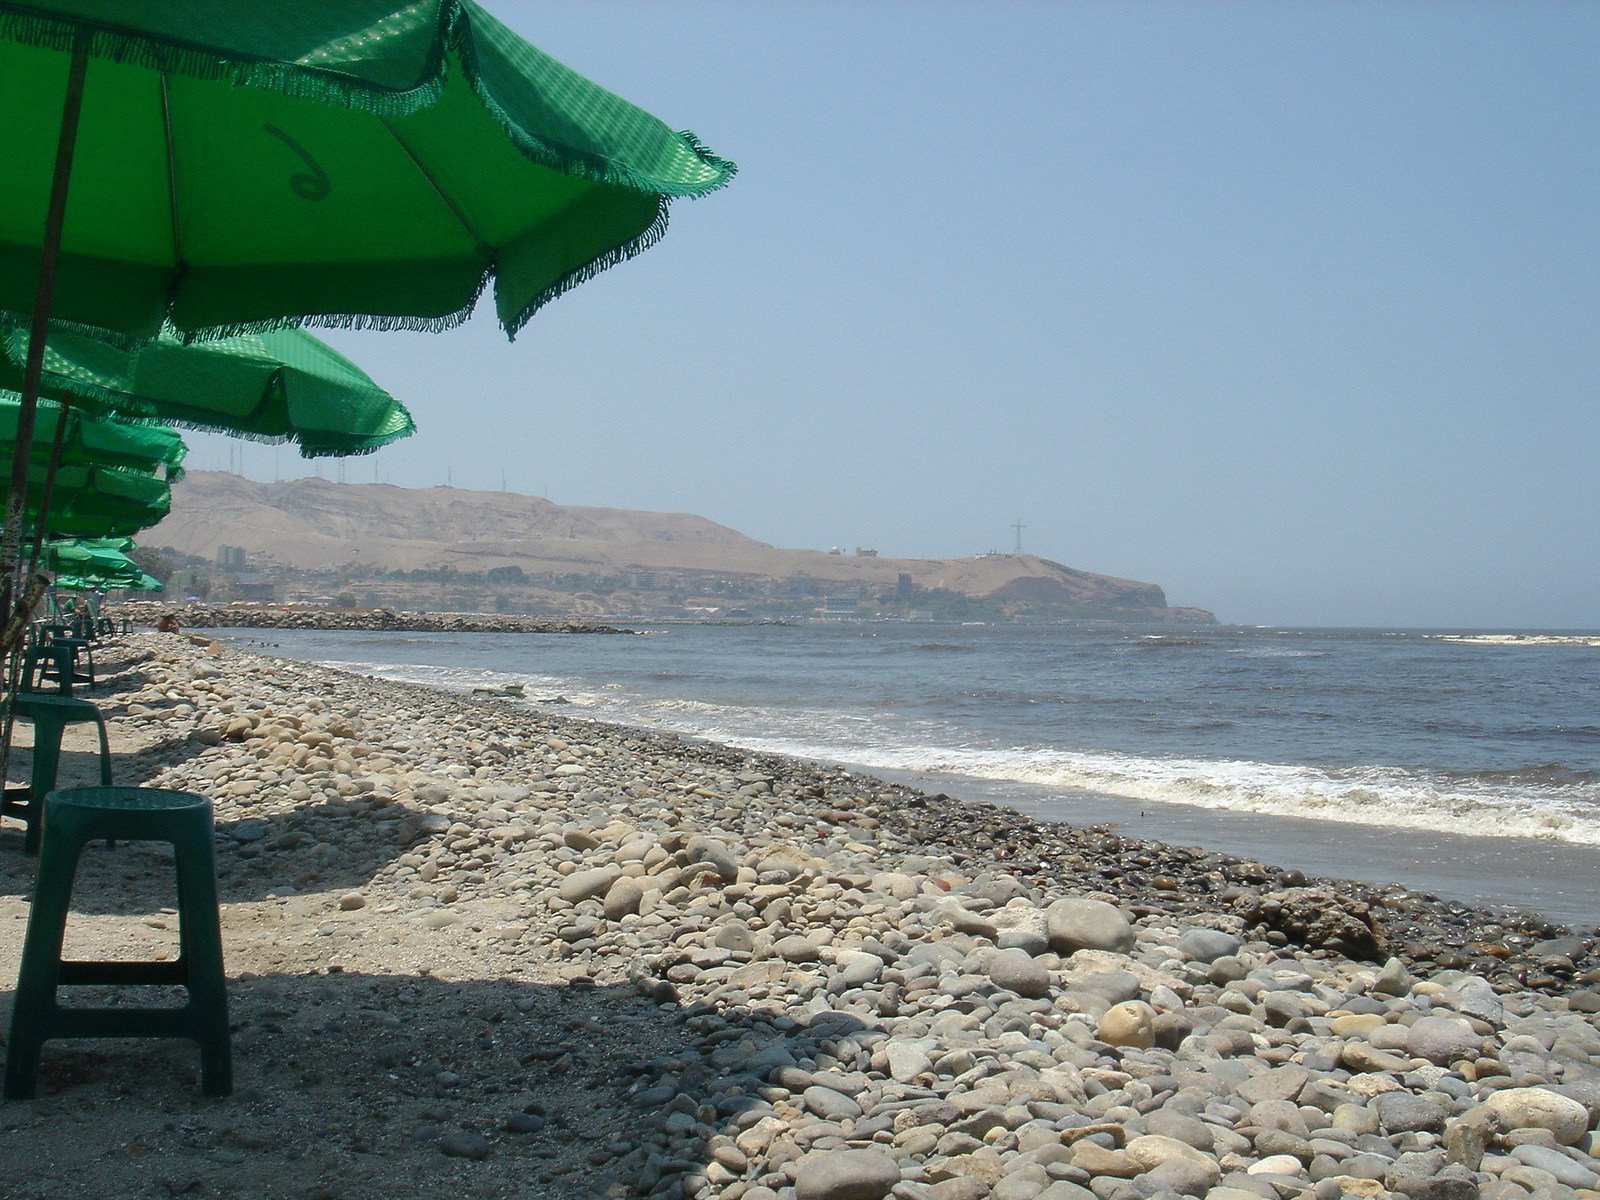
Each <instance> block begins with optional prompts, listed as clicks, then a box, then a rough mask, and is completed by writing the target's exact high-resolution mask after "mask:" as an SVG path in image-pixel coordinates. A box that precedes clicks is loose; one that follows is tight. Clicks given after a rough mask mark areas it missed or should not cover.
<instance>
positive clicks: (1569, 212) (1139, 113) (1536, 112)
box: [191, 0, 1600, 627]
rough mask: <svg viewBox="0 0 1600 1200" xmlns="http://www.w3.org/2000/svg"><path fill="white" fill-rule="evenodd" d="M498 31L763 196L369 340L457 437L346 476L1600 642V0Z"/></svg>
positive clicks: (374, 369) (565, 13)
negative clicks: (458, 318) (434, 329)
mask: <svg viewBox="0 0 1600 1200" xmlns="http://www.w3.org/2000/svg"><path fill="white" fill-rule="evenodd" d="M486 2H487V3H488V5H489V7H490V8H492V9H493V10H494V11H495V12H496V13H497V14H498V15H500V16H501V17H502V18H503V19H505V20H506V21H508V22H509V23H510V24H511V25H513V26H514V27H515V28H517V29H518V30H519V31H520V32H522V33H523V34H525V35H526V36H527V37H528V38H529V39H530V40H531V41H533V42H534V43H535V44H537V45H539V46H540V47H541V48H543V49H545V50H546V51H548V52H550V53H552V54H554V55H555V56H556V57H558V58H560V59H561V60H563V61H564V62H566V63H568V64H569V65H571V66H573V67H575V68H577V69H578V70H580V71H582V72H583V73H584V74H587V75H589V76H590V77H591V78H593V79H595V80H597V81H599V82H601V83H603V84H605V85H606V86H608V87H610V88H611V89H612V90H613V91H616V92H618V93H620V94H621V95H623V96H626V97H627V98H628V99H630V100H633V101H635V102H636V103H638V104H640V105H642V106H643V107H645V108H647V109H649V110H650V111H652V112H654V113H656V114H657V115H658V116H660V117H661V118H662V119H663V120H665V121H666V122H667V123H668V124H670V125H672V126H674V127H675V128H689V129H693V130H694V131H695V132H696V133H698V134H699V135H700V137H701V138H702V139H703V140H704V141H705V142H706V143H707V144H708V145H710V146H711V147H712V148H713V149H714V150H715V151H717V152H718V153H720V154H723V155H725V156H727V157H729V158H732V159H734V160H736V161H737V162H738V163H739V166H740V172H739V175H738V177H737V178H736V179H735V180H734V183H733V185H732V186H731V187H729V188H728V189H727V190H725V191H722V192H719V193H716V194H715V195H712V196H710V197H708V198H705V199H702V200H698V201H692V202H681V203H679V204H678V205H677V206H676V207H675V208H674V209H673V218H672V228H671V231H670V232H669V233H668V235H667V237H666V239H665V240H664V241H662V242H661V243H660V244H659V245H657V246H656V247H655V248H653V249H652V250H650V251H648V252H647V253H646V254H644V255H643V256H641V257H640V258H638V259H635V260H634V261H633V262H631V263H627V264H624V265H623V266H620V267H618V268H615V269H614V270H612V271H610V272H608V273H607V274H605V275H603V276H601V277H600V278H599V279H596V280H594V281H591V282H590V283H587V284H585V285H584V286H583V287H581V288H579V289H578V290H577V291H575V292H573V293H571V294H570V295H568V296H566V297H565V298H563V299H561V300H559V301H557V302H556V303H554V304H552V305H551V306H550V307H548V308H547V309H545V310H544V312H542V313H541V314H540V315H539V316H538V317H536V318H535V319H534V321H533V322H532V323H531V324H530V325H529V326H528V328H527V329H526V330H525V331H524V333H523V334H522V335H521V336H520V337H519V338H518V340H517V341H516V342H515V343H508V342H507V341H506V339H505V336H504V334H503V333H502V332H501V331H500V330H499V329H498V327H497V326H496V325H495V323H494V320H493V313H492V309H491V308H490V307H489V306H488V305H485V306H483V308H482V309H481V310H480V312H479V314H478V316H477V317H475V318H474V319H473V320H472V321H471V322H469V323H468V324H467V325H466V326H464V327H463V328H460V329H457V330H454V331H452V332H450V333H445V334H439V335H422V334H385V333H347V332H334V333H330V334H328V335H327V336H328V340H329V341H331V342H333V343H334V344H335V345H337V346H338V347H339V348H340V349H341V350H343V351H344V352H345V353H347V354H349V355H350V356H351V357H352V358H354V359H356V360H357V361H358V362H360V363H361V364H362V365H363V366H365V367H366V368H367V369H368V371H369V372H370V373H371V374H372V375H373V376H374V377H375V378H376V379H377V380H378V381H379V382H380V383H382V384H384V385H385V386H386V387H388V388H389V389H390V390H392V391H393V392H394V393H395V394H396V395H397V396H398V397H399V398H400V399H402V400H403V401H404V402H405V403H406V404H407V405H408V406H409V407H410V408H411V409H412V411H413V413H414V414H415V415H416V418H417V423H418V425H419V427H420V431H419V432H418V434H417V435H416V436H415V437H414V438H412V439H411V440H410V441H408V442H405V443H401V444H400V445H398V446H395V447H391V448H389V449H387V450H384V451H382V452H380V453H379V454H377V455H375V456H373V457H371V458H365V459H354V460H350V461H349V462H348V463H347V464H346V466H345V467H344V477H345V478H346V479H348V480H350V481H352V482H359V481H371V480H372V479H374V478H375V477H377V478H381V479H383V480H384V481H386V482H390V483H396V484H404V485H408V486H432V485H435V484H442V483H444V482H445V480H446V475H447V471H448V475H449V478H450V480H451V481H452V482H453V483H454V484H455V485H456V486H457V487H473V488H485V489H495V488H499V487H500V486H501V481H502V477H503V478H504V480H505V483H506V485H507V486H509V487H510V488H511V489H512V490H515V491H524V492H532V493H538V494H543V495H548V496H549V497H550V498H551V499H553V500H557V501H560V502H562V503H569V504H590V505H602V506H618V507H628V508H645V509H659V510H674V511H689V512H695V513H700V514H703V515H704V516H707V517H710V518H712V519H713V520H717V521H721V522H723V523H725V524H727V525H731V526H733V527H735V528H737V529H739V530H741V531H743V532H745V533H748V534H750V535H752V536H754V537H757V538H760V539H762V540H763V541H768V542H772V543H774V544H777V545H781V546H804V547H824V548H825V547H828V546H834V545H838V546H844V547H847V548H849V547H854V546H857V545H861V546H872V547H876V548H878V549H879V550H880V551H881V552H882V553H884V554H886V555H887V554H893V555H905V556H926V557H945V556H959V555H966V554H972V553H977V552H982V551H986V550H991V549H1009V548H1011V546H1012V544H1013V542H1014V538H1015V534H1014V532H1013V531H1012V529H1011V528H1010V526H1011V523H1012V522H1013V521H1015V520H1016V519H1018V518H1019V517H1020V518H1021V519H1022V521H1023V522H1024V523H1025V525H1026V529H1025V530H1024V531H1023V544H1024V548H1025V549H1027V550H1029V551H1032V552H1035V553H1039V554H1043V555H1046V556H1048V557H1050V558H1055V559H1059V560H1061V561H1064V562H1067V563H1069V564H1071V565H1073V566H1077V567H1082V568H1085V569H1087V570H1092V571H1100V572H1105V573H1108V574H1115V575H1124V576H1129V577H1132V578H1136V579H1142V580H1150V581H1153V582H1156V583H1159V584H1161V585H1162V586H1163V587H1165V588H1166V590H1167V594H1168V597H1169V600H1170V601H1171V602H1172V603H1177V604H1197V605H1202V606H1205V607H1208V608H1212V609H1214V610H1215V611H1216V612H1217V613H1218V615H1219V616H1220V617H1221V618H1222V619H1223V620H1226V621H1238V622H1248V623H1271V624H1395V625H1473V626H1586V627H1593V626H1600V533H1597V523H1600V482H1597V479H1600V367H1597V345H1600V337H1597V335H1600V282H1597V278H1600V272H1597V264H1600V87H1597V86H1596V66H1597V63H1600V5H1596V4H1593V3H1589V2H1582V3H1570V4H1558V3H1530V2H1507V3H1495V4H1485V3H1472V2H1469V0H1445V2H1440V3H1429V4H1411V5H1403V4H1393V3H1385V4H1361V3H1343V4H1337V5H1332V4H1320V5H1313V4H1284V3H1281V2H1278V0H1273V2H1271V3H1237V4H1224V3H1207V4H1176V3H1174V4H1161V3H1140V4H1129V3H1103V4H1088V3H1065V2H1061V3H1043V2H1040V3H1003V2H998V0H982V2H978V0H973V2H972V3H959V4H958V3H936V2H934V3H930V2H928V0H918V2H915V3H910V2H907V3H884V2H855V0H852V2H851V3H817V2H808V3H790V4H771V3H755V4H752V3H734V2H731V0H729V2H725V3H693V4H690V3H674V2H670V0H649V2H648V3H646V2H631V3H623V2H619V0H609V2H607V3H605V4H582V5H578V4H570V3H567V4H545V3H529V2H520V0H499V2H498V3H497V2H496V0H486ZM194 442H195V446H196V449H195V453H194V455H193V457H192V459H191V462H192V463H193V465H196V466H200V467H226V466H227V465H228V463H229V461H230V458H229V455H230V449H231V450H232V452H233V453H234V454H235V455H237V453H238V451H237V447H238V446H239V445H240V443H237V442H226V441H224V440H222V439H215V438H196V439H194ZM233 461H234V462H235V463H236V464H237V458H235V459H234V460H233ZM243 467H244V471H245V473H246V474H248V475H251V476H253V477H256V478H265V479H270V478H273V477H274V474H275V473H276V474H277V475H279V476H281V477H284V478H288V477H292V476H294V475H300V474H307V473H310V471H311V470H312V469H314V468H311V467H310V466H309V465H308V464H306V463H304V462H303V460H301V459H299V458H298V457H297V456H296V455H295V454H294V452H293V451H292V449H288V448H285V449H280V450H278V451H276V452H274V450H273V449H272V448H271V447H262V446H259V445H249V446H247V447H245V449H244V450H243ZM337 470H338V468H337V467H336V466H334V465H331V464H325V465H324V466H323V467H322V471H323V473H324V474H326V475H328V476H329V477H333V476H334V475H335V474H336V473H337Z"/></svg>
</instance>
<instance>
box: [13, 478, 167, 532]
mask: <svg viewBox="0 0 1600 1200" xmlns="http://www.w3.org/2000/svg"><path fill="white" fill-rule="evenodd" d="M47 473H48V467H47V465H46V464H43V463H37V462H36V463H33V464H31V465H30V466H29V469H28V488H27V506H26V508H25V510H24V511H25V514H26V516H27V518H28V520H29V522H30V524H32V525H34V526H37V525H38V523H39V510H40V507H41V505H42V504H43V499H44V494H45V480H46V475H47ZM171 508H172V490H171V488H170V487H169V486H168V485H167V481H166V480H165V479H162V478H161V477H160V476H158V475H154V474H150V473H147V472H143V471H135V470H130V469H128V468H126V467H110V466H104V465H101V464H97V463H63V464H62V465H61V467H60V468H59V469H58V470H57V471H56V475H55V482H54V486H53V487H52V488H51V489H50V502H49V507H48V510H47V514H46V519H45V522H44V526H45V529H46V531H47V532H48V533H49V534H52V535H57V536H68V537H109V536H114V535H122V534H130V533H137V532H138V531H139V530H141V529H148V528H149V527H150V526H152V525H155V524H157V523H159V522H160V521H161V519H162V518H163V517H165V516H166V515H167V513H168V512H169V511H171Z"/></svg>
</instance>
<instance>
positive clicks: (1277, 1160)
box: [1244, 1154, 1301, 1175]
mask: <svg viewBox="0 0 1600 1200" xmlns="http://www.w3.org/2000/svg"><path fill="white" fill-rule="evenodd" d="M1300 1169H1301V1162H1300V1160H1299V1159H1298V1158H1296V1157H1295V1156H1294V1155H1292V1154H1272V1155H1268V1156H1267V1157H1266V1158H1261V1159H1257V1160H1256V1161H1255V1162H1253V1163H1251V1164H1250V1165H1249V1166H1248V1167H1246V1168H1245V1169H1244V1170H1245V1174H1247V1175H1298V1174H1300Z"/></svg>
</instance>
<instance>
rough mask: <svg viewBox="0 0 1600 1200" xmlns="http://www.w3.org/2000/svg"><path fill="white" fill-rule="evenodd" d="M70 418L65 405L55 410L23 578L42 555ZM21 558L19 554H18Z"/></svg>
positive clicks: (68, 409) (33, 568)
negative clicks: (52, 435) (36, 514)
mask: <svg viewBox="0 0 1600 1200" xmlns="http://www.w3.org/2000/svg"><path fill="white" fill-rule="evenodd" d="M71 416H72V410H71V409H70V408H68V407H67V406H66V405H65V404H63V405H61V406H60V407H59V408H58V409H57V410H56V435H55V437H54V438H52V439H51V441H50V463H49V465H48V466H46V467H45V471H44V488H43V490H42V491H41V492H40V493H39V522H38V525H37V526H36V527H35V529H34V531H33V553H32V554H31V555H29V556H28V567H27V570H25V571H23V572H22V574H23V575H24V576H28V575H32V574H33V573H34V572H35V571H37V570H38V569H39V557H40V555H42V554H43V553H44V539H45V534H46V532H47V531H48V530H49V528H50V497H51V496H52V495H53V494H54V492H55V488H56V469H57V468H58V467H60V466H61V444H62V442H63V441H64V440H65V437H66V432H67V420H68V419H69V418H70V417H71ZM18 557H19V558H20V557H21V554H20V553H19V554H18Z"/></svg>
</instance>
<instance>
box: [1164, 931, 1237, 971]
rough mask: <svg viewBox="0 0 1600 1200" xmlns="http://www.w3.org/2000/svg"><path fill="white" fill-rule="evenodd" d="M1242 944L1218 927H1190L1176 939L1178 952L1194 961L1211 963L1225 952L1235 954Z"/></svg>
mask: <svg viewBox="0 0 1600 1200" xmlns="http://www.w3.org/2000/svg"><path fill="white" fill-rule="evenodd" d="M1242 944H1243V943H1241V942H1240V940H1239V939H1238V938H1236V937H1234V936H1233V934H1231V933H1223V932H1222V931H1221V930H1220V929H1190V930H1188V931H1187V932H1185V933H1184V935H1183V936H1182V937H1180V938H1179V939H1178V953H1180V954H1182V955H1183V956H1184V957H1185V958H1187V959H1190V960H1192V961H1194V962H1202V963H1213V962H1216V961H1217V959H1219V958H1221V957H1222V956H1223V955H1225V954H1237V953H1238V952H1239V947H1240V946H1241V945H1242Z"/></svg>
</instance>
